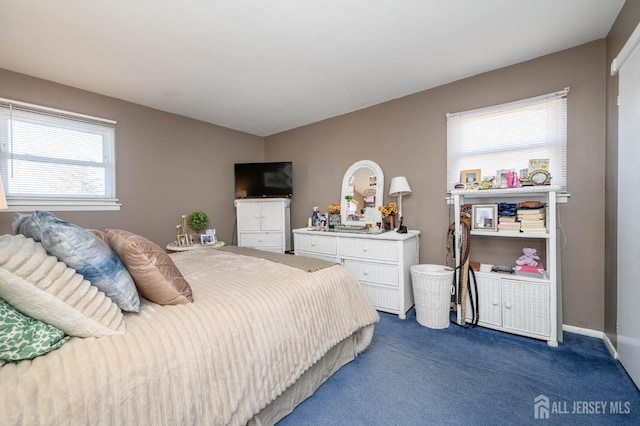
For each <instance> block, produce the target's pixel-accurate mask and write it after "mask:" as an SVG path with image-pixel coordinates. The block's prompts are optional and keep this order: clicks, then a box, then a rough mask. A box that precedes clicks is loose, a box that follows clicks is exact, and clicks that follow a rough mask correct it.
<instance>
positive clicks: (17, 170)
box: [0, 99, 116, 205]
mask: <svg viewBox="0 0 640 426" xmlns="http://www.w3.org/2000/svg"><path fill="white" fill-rule="evenodd" d="M115 125H116V122H115V121H112V120H107V119H101V118H97V117H91V116H87V115H82V114H77V113H73V112H68V111H62V110H57V109H52V108H47V107H41V106H38V105H32V104H27V103H22V102H17V101H11V100H7V99H0V172H1V173H2V181H3V185H4V188H5V193H6V195H7V199H8V201H9V205H11V204H12V203H11V201H12V199H13V200H14V201H15V200H18V199H22V200H24V199H28V200H39V199H41V200H45V199H46V200H51V199H58V200H69V199H72V200H75V203H76V204H77V202H78V200H88V201H90V202H91V203H94V204H92V205H95V201H96V200H102V201H106V202H113V203H115V201H116V200H115V195H116V194H115V158H114V157H115V153H114V151H115Z"/></svg>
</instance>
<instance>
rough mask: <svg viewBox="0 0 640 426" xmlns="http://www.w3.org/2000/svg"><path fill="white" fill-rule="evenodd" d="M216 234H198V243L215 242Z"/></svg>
mask: <svg viewBox="0 0 640 426" xmlns="http://www.w3.org/2000/svg"><path fill="white" fill-rule="evenodd" d="M215 243H216V236H215V234H200V244H204V245H207V244H215Z"/></svg>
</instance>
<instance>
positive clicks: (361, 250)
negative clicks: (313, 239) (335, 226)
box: [338, 238, 398, 262]
mask: <svg viewBox="0 0 640 426" xmlns="http://www.w3.org/2000/svg"><path fill="white" fill-rule="evenodd" d="M338 254H339V255H340V257H357V258H361V259H370V260H384V261H387V262H397V261H398V245H397V244H396V243H395V242H393V241H379V240H378V241H376V240H371V239H355V238H343V239H342V240H341V241H340V249H339V253H338Z"/></svg>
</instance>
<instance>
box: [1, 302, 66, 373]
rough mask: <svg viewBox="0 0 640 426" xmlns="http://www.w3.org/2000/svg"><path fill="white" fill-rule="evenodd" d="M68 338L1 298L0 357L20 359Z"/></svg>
mask: <svg viewBox="0 0 640 426" xmlns="http://www.w3.org/2000/svg"><path fill="white" fill-rule="evenodd" d="M67 340H69V336H65V335H64V333H63V332H62V330H58V329H57V328H55V327H53V326H51V325H49V324H47V323H44V322H42V321H38V320H36V319H33V318H30V317H28V316H26V315H24V314H22V313H20V312H19V311H18V310H16V309H15V308H14V307H13V306H11V305H10V304H8V303H7V302H5V301H4V300H3V299H0V360H2V361H20V360H22V359H32V358H35V357H37V356H39V355H43V354H46V353H47V352H49V351H52V350H54V349H56V348H59V347H60V346H62V345H63V344H64V343H66V341H67Z"/></svg>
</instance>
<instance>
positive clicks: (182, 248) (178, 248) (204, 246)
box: [167, 241, 225, 251]
mask: <svg viewBox="0 0 640 426" xmlns="http://www.w3.org/2000/svg"><path fill="white" fill-rule="evenodd" d="M224 244H225V243H224V241H216V242H215V243H213V244H191V245H189V246H179V245H178V244H176V243H169V244H167V250H169V251H189V250H199V249H208V248H209V249H215V248H220V247H222V246H224Z"/></svg>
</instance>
